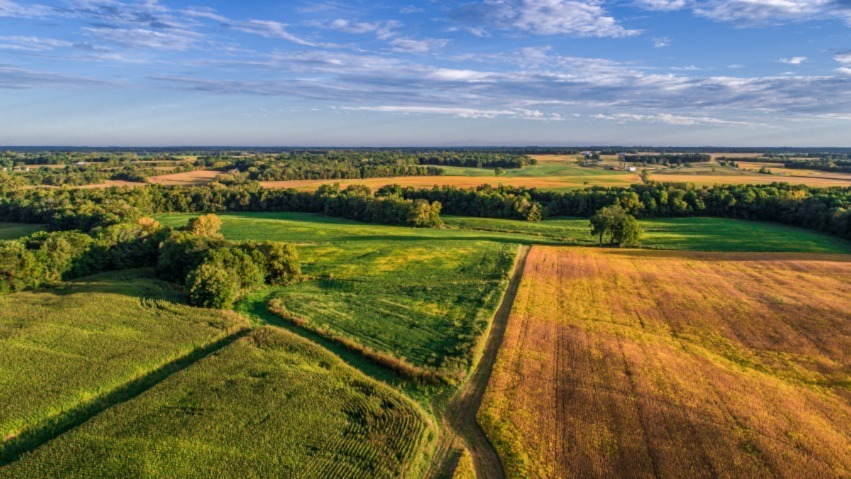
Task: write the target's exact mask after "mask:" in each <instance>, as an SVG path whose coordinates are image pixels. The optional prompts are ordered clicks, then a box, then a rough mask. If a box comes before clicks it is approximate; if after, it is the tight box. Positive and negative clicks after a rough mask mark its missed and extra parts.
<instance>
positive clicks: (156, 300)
mask: <svg viewBox="0 0 851 479" xmlns="http://www.w3.org/2000/svg"><path fill="white" fill-rule="evenodd" d="M179 299H180V298H179V295H177V294H176V293H174V292H173V291H170V290H169V289H168V287H167V286H165V284H164V283H162V282H159V281H155V280H152V279H149V278H146V277H145V276H144V274H140V273H139V272H123V273H113V274H108V275H100V276H95V277H91V278H88V279H86V280H83V281H79V282H72V283H68V284H66V285H65V286H63V287H62V288H60V289H58V290H53V291H33V292H23V293H17V294H14V295H9V296H3V297H0V439H2V441H3V442H2V444H0V452H3V451H4V450H5V449H6V447H7V446H9V445H10V444H11V443H13V442H15V439H16V438H17V437H18V436H20V435H22V434H24V433H28V432H29V431H31V430H33V429H34V428H43V427H48V426H49V424H51V423H53V422H55V421H58V420H59V419H60V418H61V417H62V416H63V415H66V414H72V413H74V411H75V410H77V409H78V408H80V407H82V406H84V405H85V404H87V403H90V402H92V401H95V400H97V398H99V397H100V396H102V395H104V394H108V393H110V392H111V391H114V390H116V388H119V387H121V386H122V385H124V384H126V383H128V382H129V381H132V380H135V379H138V378H139V377H141V376H143V375H145V374H146V373H148V372H150V371H153V370H155V369H157V368H159V367H160V366H162V365H164V364H166V363H168V362H170V361H172V360H173V359H176V358H178V357H181V356H183V355H185V354H188V353H189V352H191V351H193V350H195V349H197V348H199V347H203V346H206V345H208V344H211V343H213V342H214V341H216V340H218V339H220V338H222V337H224V336H226V335H228V334H230V333H231V332H234V331H236V330H238V329H240V328H243V327H246V326H247V325H248V323H247V322H246V321H245V320H244V319H242V318H239V317H236V316H235V315H231V314H227V313H222V312H216V311H210V310H201V309H197V308H191V307H188V306H185V305H181V304H178V303H175V302H174V301H177V300H179ZM150 305H158V307H156V308H151V307H149V306H150ZM23 398H26V399H25V400H23Z"/></svg>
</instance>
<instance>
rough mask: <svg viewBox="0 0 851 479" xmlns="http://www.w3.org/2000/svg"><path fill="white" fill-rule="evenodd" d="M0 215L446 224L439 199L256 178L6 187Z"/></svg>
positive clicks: (33, 219) (65, 226) (95, 221)
mask: <svg viewBox="0 0 851 479" xmlns="http://www.w3.org/2000/svg"><path fill="white" fill-rule="evenodd" d="M0 193H2V196H0V221H8V222H19V223H43V224H47V225H49V226H50V227H51V228H53V229H58V230H82V231H91V230H92V229H94V228H97V227H103V226H109V225H113V224H118V223H123V222H127V221H133V220H135V219H138V218H141V217H144V216H148V215H152V214H158V213H208V212H222V211H292V212H304V213H321V214H325V215H328V216H340V217H344V218H348V219H352V220H357V221H363V222H367V223H379V224H389V225H400V226H412V227H434V226H440V225H442V224H443V223H442V221H441V220H440V211H441V207H440V204H439V203H434V202H429V201H426V200H420V199H406V198H402V197H400V196H393V195H390V196H388V195H383V196H377V195H374V194H373V193H372V192H371V190H370V189H369V188H367V187H365V186H363V185H352V186H349V187H348V188H345V189H341V188H340V186H339V185H338V184H329V185H323V186H321V187H320V188H319V189H317V190H316V191H314V192H306V191H295V190H292V189H282V190H275V189H268V188H261V187H260V186H259V185H257V184H256V183H253V184H247V185H237V186H232V187H226V186H223V185H211V186H195V187H179V186H160V185H149V186H147V187H145V188H103V189H71V188H62V189H14V190H11V191H8V190H7V191H2V189H0Z"/></svg>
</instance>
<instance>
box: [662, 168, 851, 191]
mask: <svg viewBox="0 0 851 479" xmlns="http://www.w3.org/2000/svg"><path fill="white" fill-rule="evenodd" d="M757 169H759V168H757ZM771 170H772V171H774V169H773V168H771ZM787 171H788V170H787ZM650 179H652V180H655V181H664V182H672V183H694V184H696V185H707V186H712V185H766V184H769V183H774V182H780V183H790V184H793V185H807V186H814V187H820V188H824V187H829V186H851V175H849V177H848V179H844V178H841V177H839V176H838V175H831V177H829V178H828V177H816V176H794V177H793V176H783V175H761V174H758V173H754V174H741V175H720V174H719V175H713V174H705V175H704V174H691V175H690V174H667V173H665V174H653V175H651V176H650Z"/></svg>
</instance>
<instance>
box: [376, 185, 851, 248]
mask: <svg viewBox="0 0 851 479" xmlns="http://www.w3.org/2000/svg"><path fill="white" fill-rule="evenodd" d="M387 188H393V187H387ZM394 192H395V193H396V194H398V195H399V196H400V197H402V198H408V199H425V200H428V201H436V202H440V203H441V204H442V205H443V211H445V212H447V213H449V214H456V215H464V216H480V217H490V218H514V219H523V220H532V221H535V220H538V219H540V218H541V217H548V216H574V217H585V218H589V217H591V215H593V214H594V213H596V212H597V211H598V210H600V209H601V208H604V207H607V206H614V205H619V206H620V207H622V208H623V209H624V211H626V212H627V213H629V214H631V215H633V216H636V217H639V218H642V217H643V218H653V217H685V216H716V217H722V218H740V219H750V220H764V221H775V222H778V223H785V224H789V225H795V226H802V227H805V228H811V229H815V230H819V231H824V232H828V233H832V234H836V235H839V236H842V237H844V238H851V188H810V187H807V186H792V185H789V184H786V183H772V184H770V185H721V186H713V187H708V186H703V187H696V186H694V185H689V184H681V183H658V182H653V181H650V182H648V183H646V184H642V185H632V186H630V187H627V188H604V187H592V188H586V189H582V190H573V191H567V192H554V191H543V190H537V189H524V188H513V187H498V188H493V187H490V186H481V187H478V188H476V189H474V190H459V189H457V188H453V187H448V186H442V187H435V188H432V189H414V188H410V187H409V188H394ZM512 205H522V207H520V208H514V207H513V206H512ZM527 212H534V213H533V214H527ZM538 212H540V214H539V213H538Z"/></svg>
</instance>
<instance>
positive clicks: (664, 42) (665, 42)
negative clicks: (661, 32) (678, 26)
mask: <svg viewBox="0 0 851 479" xmlns="http://www.w3.org/2000/svg"><path fill="white" fill-rule="evenodd" d="M670 45H671V39H670V38H668V37H658V38H654V39H653V46H654V47H656V48H665V47H667V46H670Z"/></svg>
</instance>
